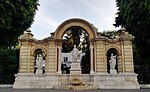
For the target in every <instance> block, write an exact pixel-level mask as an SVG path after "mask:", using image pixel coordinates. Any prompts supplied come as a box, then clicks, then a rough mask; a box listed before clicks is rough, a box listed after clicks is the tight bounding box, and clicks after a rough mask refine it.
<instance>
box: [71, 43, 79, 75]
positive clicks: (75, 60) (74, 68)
mask: <svg viewBox="0 0 150 92" xmlns="http://www.w3.org/2000/svg"><path fill="white" fill-rule="evenodd" d="M80 54H81V52H80V51H79V50H78V49H77V48H76V45H74V48H73V50H72V51H71V56H72V64H71V69H70V73H71V74H81V66H80Z"/></svg>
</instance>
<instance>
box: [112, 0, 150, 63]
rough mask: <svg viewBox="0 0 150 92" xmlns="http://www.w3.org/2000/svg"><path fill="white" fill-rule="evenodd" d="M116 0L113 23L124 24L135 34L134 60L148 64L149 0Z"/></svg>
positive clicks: (149, 37) (149, 33) (149, 39)
mask: <svg viewBox="0 0 150 92" xmlns="http://www.w3.org/2000/svg"><path fill="white" fill-rule="evenodd" d="M116 2H117V7H118V11H119V12H118V13H117V14H118V16H117V17H116V23H115V24H114V25H115V26H116V27H118V26H124V27H125V28H126V29H127V31H128V32H129V33H131V34H132V35H134V36H135V40H134V54H136V55H134V56H135V57H134V60H135V62H142V64H148V63H149V61H150V57H149V55H150V48H149V47H150V36H149V35H150V0H116ZM135 48H136V49H135ZM139 60H140V61H139Z"/></svg>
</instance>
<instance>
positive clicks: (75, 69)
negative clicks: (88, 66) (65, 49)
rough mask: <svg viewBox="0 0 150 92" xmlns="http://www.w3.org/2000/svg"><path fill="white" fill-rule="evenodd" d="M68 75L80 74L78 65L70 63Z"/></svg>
mask: <svg viewBox="0 0 150 92" xmlns="http://www.w3.org/2000/svg"><path fill="white" fill-rule="evenodd" d="M70 74H81V67H80V63H72V65H71V69H70Z"/></svg>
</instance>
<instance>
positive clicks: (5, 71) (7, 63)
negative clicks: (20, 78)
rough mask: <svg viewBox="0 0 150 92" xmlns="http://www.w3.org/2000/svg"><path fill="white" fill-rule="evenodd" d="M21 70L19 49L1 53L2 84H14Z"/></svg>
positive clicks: (0, 73)
mask: <svg viewBox="0 0 150 92" xmlns="http://www.w3.org/2000/svg"><path fill="white" fill-rule="evenodd" d="M18 68H19V49H14V50H13V49H5V50H1V51H0V75H1V76H0V83H1V84H2V83H3V84H7V83H8V84H10V83H13V82H14V74H16V73H17V72H18Z"/></svg>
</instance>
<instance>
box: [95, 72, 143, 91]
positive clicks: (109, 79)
mask: <svg viewBox="0 0 150 92" xmlns="http://www.w3.org/2000/svg"><path fill="white" fill-rule="evenodd" d="M94 85H96V86H97V88H98V89H139V88H140V86H139V83H138V82H137V74H134V73H127V74H113V75H111V74H95V75H94Z"/></svg>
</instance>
